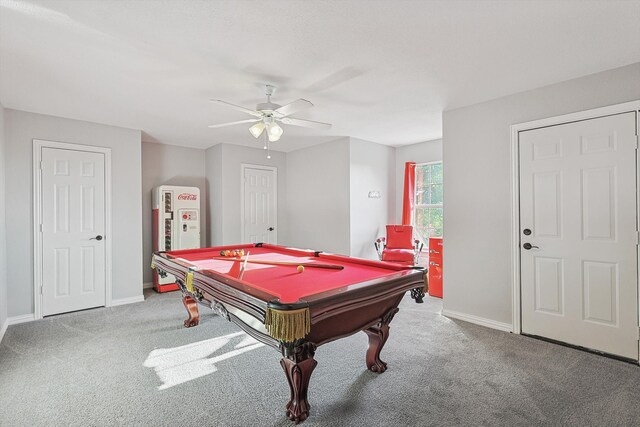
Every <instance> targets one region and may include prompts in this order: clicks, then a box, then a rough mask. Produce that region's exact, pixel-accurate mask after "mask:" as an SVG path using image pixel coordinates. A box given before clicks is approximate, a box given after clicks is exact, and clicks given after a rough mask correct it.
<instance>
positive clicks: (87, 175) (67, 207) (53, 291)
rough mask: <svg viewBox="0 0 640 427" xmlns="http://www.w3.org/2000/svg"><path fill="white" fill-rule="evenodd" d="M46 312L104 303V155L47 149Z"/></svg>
mask: <svg viewBox="0 0 640 427" xmlns="http://www.w3.org/2000/svg"><path fill="white" fill-rule="evenodd" d="M41 168H42V172H41V174H42V178H41V180H42V193H41V194H42V199H41V208H42V315H43V316H48V315H51V314H57V313H64V312H68V311H75V310H82V309H86V308H92V307H99V306H103V305H105V301H106V296H105V282H106V276H105V274H106V270H105V241H104V239H105V238H106V237H108V236H104V231H105V175H104V171H105V158H104V154H102V153H90V152H86V151H73V150H64V149H55V148H42V164H41Z"/></svg>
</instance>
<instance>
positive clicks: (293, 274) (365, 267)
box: [167, 244, 406, 303]
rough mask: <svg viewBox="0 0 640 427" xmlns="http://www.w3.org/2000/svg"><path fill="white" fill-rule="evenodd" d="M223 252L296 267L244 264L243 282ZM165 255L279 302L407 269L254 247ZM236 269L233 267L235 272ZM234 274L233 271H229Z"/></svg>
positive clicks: (277, 248) (298, 250) (296, 251)
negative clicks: (239, 252)
mask: <svg viewBox="0 0 640 427" xmlns="http://www.w3.org/2000/svg"><path fill="white" fill-rule="evenodd" d="M225 249H244V251H245V256H246V254H247V253H248V254H249V261H252V260H254V261H276V262H281V261H285V262H292V263H296V265H292V266H289V265H286V266H283V265H265V264H252V263H250V262H249V263H247V265H246V268H245V272H244V275H243V278H242V280H239V279H238V278H237V276H236V275H234V274H229V273H230V271H231V270H232V268H233V267H234V264H239V263H240V262H237V263H234V262H231V261H228V259H225V260H221V259H215V258H214V257H218V258H219V257H220V251H221V250H225ZM167 254H168V255H170V256H172V257H174V258H176V259H177V260H181V261H183V262H186V263H188V264H191V265H193V266H194V267H196V268H197V269H198V270H211V271H215V272H218V273H222V274H225V275H229V276H230V277H232V278H234V279H235V280H237V281H238V282H240V283H244V284H246V285H249V286H252V287H254V288H256V289H260V290H262V291H264V292H267V293H269V294H272V295H274V296H276V297H277V298H278V299H279V300H280V302H282V303H293V302H297V301H300V300H302V299H304V298H305V297H306V296H309V295H313V294H317V293H320V292H324V291H328V290H334V289H337V288H341V287H346V286H349V285H353V284H357V283H361V282H366V281H368V280H372V279H378V278H381V277H385V276H390V275H394V274H398V272H399V271H401V270H406V267H404V266H399V265H395V264H390V263H385V262H380V261H370V260H365V259H359V258H351V257H346V256H342V255H333V254H324V253H320V254H319V256H315V252H314V251H308V250H301V249H290V248H283V247H280V246H275V247H274V246H271V245H267V244H265V245H263V246H262V247H255V246H254V245H252V244H251V245H237V246H220V247H213V248H202V249H188V250H181V251H171V252H167ZM297 263H317V264H334V265H341V266H343V267H344V268H343V269H342V270H332V269H325V268H313V267H305V269H304V272H302V273H298V272H297V268H296V267H297ZM237 270H238V266H237V265H236V266H235V269H234V271H237ZM232 273H233V272H232Z"/></svg>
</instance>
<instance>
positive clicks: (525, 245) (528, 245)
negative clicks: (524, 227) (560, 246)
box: [522, 243, 540, 250]
mask: <svg viewBox="0 0 640 427" xmlns="http://www.w3.org/2000/svg"><path fill="white" fill-rule="evenodd" d="M522 247H523V248H525V249H526V250H529V249H531V248H536V249H540V248H539V247H537V246H534V245H532V244H531V243H525V244H523V245H522Z"/></svg>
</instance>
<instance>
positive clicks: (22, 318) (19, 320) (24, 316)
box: [7, 313, 36, 326]
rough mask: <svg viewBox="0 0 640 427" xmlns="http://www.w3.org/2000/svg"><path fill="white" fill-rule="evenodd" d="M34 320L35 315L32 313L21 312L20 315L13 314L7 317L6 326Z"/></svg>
mask: <svg viewBox="0 0 640 427" xmlns="http://www.w3.org/2000/svg"><path fill="white" fill-rule="evenodd" d="M34 320H36V315H35V314H33V313H30V314H22V315H20V316H13V317H9V318H8V319H7V326H11V325H17V324H19V323H27V322H33V321H34Z"/></svg>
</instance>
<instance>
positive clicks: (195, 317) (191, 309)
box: [182, 295, 200, 328]
mask: <svg viewBox="0 0 640 427" xmlns="http://www.w3.org/2000/svg"><path fill="white" fill-rule="evenodd" d="M182 304H184V307H185V308H186V309H187V313H189V318H188V319H187V320H185V321H184V327H185V328H190V327H192V326H198V323H200V312H199V311H198V302H197V301H196V300H195V299H194V298H193V297H192V296H191V295H182Z"/></svg>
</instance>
